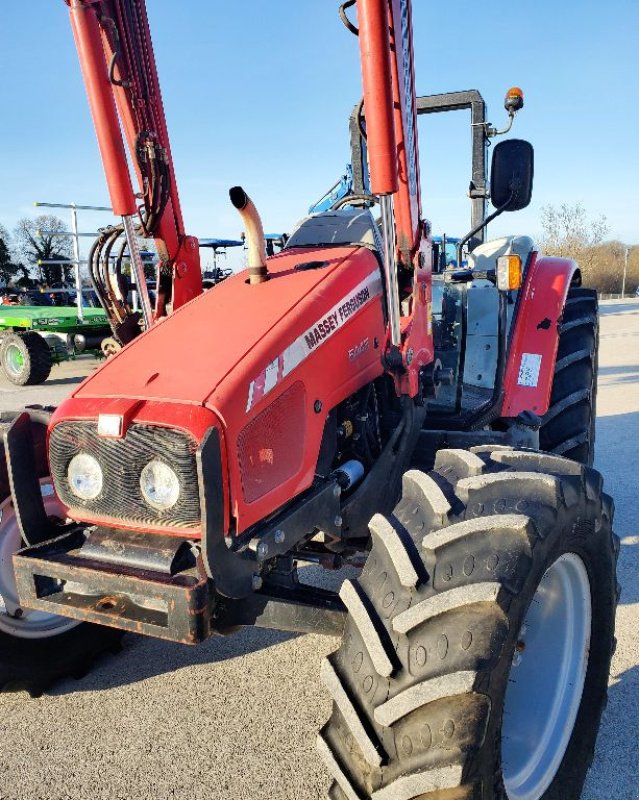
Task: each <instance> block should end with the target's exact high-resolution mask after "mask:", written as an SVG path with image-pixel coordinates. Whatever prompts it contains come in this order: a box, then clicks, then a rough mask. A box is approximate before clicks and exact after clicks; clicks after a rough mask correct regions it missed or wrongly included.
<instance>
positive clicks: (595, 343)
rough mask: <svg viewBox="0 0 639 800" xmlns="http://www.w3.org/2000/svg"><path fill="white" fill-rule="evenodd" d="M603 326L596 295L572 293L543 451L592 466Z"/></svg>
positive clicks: (573, 290)
mask: <svg viewBox="0 0 639 800" xmlns="http://www.w3.org/2000/svg"><path fill="white" fill-rule="evenodd" d="M598 352H599V320H598V302H597V292H596V291H595V290H594V289H582V288H581V287H572V288H571V289H570V291H569V292H568V297H567V299H566V306H565V308H564V313H563V318H562V321H561V325H560V327H559V345H558V351H557V361H556V364H555V375H554V378H553V384H552V394H551V397H550V406H549V408H548V411H547V412H546V414H545V415H544V417H543V419H542V423H541V427H540V429H539V446H540V448H541V449H542V450H547V451H548V452H550V453H555V454H556V455H560V456H566V458H572V459H573V460H574V461H579V462H581V463H582V464H586V465H587V466H592V463H593V460H594V454H595V417H596V408H597V360H598Z"/></svg>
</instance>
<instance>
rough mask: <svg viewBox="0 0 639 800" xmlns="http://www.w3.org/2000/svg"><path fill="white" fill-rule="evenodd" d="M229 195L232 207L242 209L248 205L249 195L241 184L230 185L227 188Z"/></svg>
mask: <svg viewBox="0 0 639 800" xmlns="http://www.w3.org/2000/svg"><path fill="white" fill-rule="evenodd" d="M229 197H230V198H231V203H232V204H233V206H234V208H237V210H238V211H242V209H244V208H246V206H247V205H248V202H249V196H248V195H247V194H246V192H245V191H244V189H242V187H241V186H232V187H231V188H230V189H229Z"/></svg>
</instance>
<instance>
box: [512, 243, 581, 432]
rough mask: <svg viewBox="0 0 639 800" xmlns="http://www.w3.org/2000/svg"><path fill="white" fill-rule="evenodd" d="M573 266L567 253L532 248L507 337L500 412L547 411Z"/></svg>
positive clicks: (540, 412) (575, 265)
mask: <svg viewBox="0 0 639 800" xmlns="http://www.w3.org/2000/svg"><path fill="white" fill-rule="evenodd" d="M577 269H578V267H577V264H576V263H575V262H574V261H572V260H570V259H567V258H551V257H540V256H539V254H538V253H536V252H535V253H533V254H532V256H531V261H530V264H529V266H528V269H527V271H526V278H525V280H524V286H523V289H522V292H521V295H520V300H519V308H518V310H517V315H516V317H515V322H514V325H513V331H512V336H511V339H510V349H509V353H508V364H507V366H506V374H505V377H504V402H503V405H502V410H501V416H502V417H516V416H517V415H518V414H520V413H521V412H522V411H532V412H534V413H535V414H537V415H538V416H540V417H541V416H543V415H544V414H545V413H546V412H547V411H548V407H549V404H550V395H551V392H552V384H553V379H554V374H555V362H556V360H557V347H558V345H559V324H560V322H561V317H562V314H563V310H564V306H565V303H566V296H567V294H568V289H569V288H570V285H571V283H572V281H573V279H574V276H575V273H576V272H577Z"/></svg>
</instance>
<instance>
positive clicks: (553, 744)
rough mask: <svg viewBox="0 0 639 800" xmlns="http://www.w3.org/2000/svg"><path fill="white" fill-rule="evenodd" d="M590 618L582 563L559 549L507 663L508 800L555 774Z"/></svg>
mask: <svg viewBox="0 0 639 800" xmlns="http://www.w3.org/2000/svg"><path fill="white" fill-rule="evenodd" d="M591 622H592V602H591V594H590V582H589V579H588V573H587V571H586V567H585V566H584V562H583V561H582V560H581V558H580V557H579V556H578V555H576V554H575V553H565V554H564V555H562V556H561V557H560V558H558V559H557V560H556V561H555V562H554V563H553V564H552V565H551V566H550V567H549V569H548V570H547V571H546V573H545V574H544V576H543V578H542V580H541V582H540V584H539V586H538V588H537V591H536V592H535V596H534V597H533V600H532V603H531V604H530V608H529V609H528V612H527V614H526V618H525V620H524V624H523V625H522V627H521V631H520V633H519V637H518V641H517V646H516V649H515V655H514V658H513V663H512V667H511V670H510V676H509V681H508V688H507V690H506V697H505V701H504V717H503V724H502V745H501V749H502V769H503V776H504V784H505V786H506V793H507V795H508V798H509V800H539V798H541V796H542V795H543V794H544V792H545V791H546V790H547V789H548V787H549V786H550V784H551V783H552V781H553V779H554V777H555V775H556V774H557V771H558V769H559V766H560V764H561V761H562V759H563V757H564V755H565V753H566V748H567V747H568V742H569V741H570V737H571V736H572V732H573V728H574V726H575V720H576V719H577V712H578V710H579V706H580V703H581V697H582V694H583V689H584V682H585V679H586V671H587V668H588V653H589V649H590V634H591Z"/></svg>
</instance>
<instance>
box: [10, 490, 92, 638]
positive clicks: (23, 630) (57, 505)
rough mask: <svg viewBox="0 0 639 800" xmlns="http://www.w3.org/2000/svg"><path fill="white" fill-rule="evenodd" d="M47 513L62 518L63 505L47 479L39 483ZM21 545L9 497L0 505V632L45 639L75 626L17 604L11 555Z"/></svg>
mask: <svg viewBox="0 0 639 800" xmlns="http://www.w3.org/2000/svg"><path fill="white" fill-rule="evenodd" d="M41 486H42V497H43V500H44V507H45V510H46V513H47V515H49V516H57V517H62V518H64V517H65V516H66V513H65V508H64V506H63V505H62V503H61V502H60V500H59V499H58V497H57V495H56V494H55V492H54V490H53V486H52V485H51V482H50V481H49V480H46V479H45V480H44V481H42V483H41ZM22 546H23V543H22V539H21V536H20V529H19V527H18V521H17V519H16V516H15V513H14V510H13V505H12V502H11V498H8V499H7V500H5V501H4V503H2V504H1V505H0V633H8V634H9V635H11V636H17V637H19V638H21V639H45V638H47V637H49V636H57V635H58V634H60V633H64V631H67V630H70V629H71V628H74V627H75V626H76V625H79V622H78V621H77V620H74V619H68V618H67V617H61V616H59V615H57V614H48V613H46V612H44V611H30V610H29V609H23V608H21V606H20V601H19V598H18V591H17V588H16V578H15V573H14V570H13V560H12V559H13V554H14V553H15V552H16V551H17V550H19V549H20V548H21V547H22Z"/></svg>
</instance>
